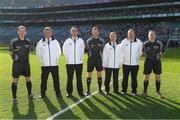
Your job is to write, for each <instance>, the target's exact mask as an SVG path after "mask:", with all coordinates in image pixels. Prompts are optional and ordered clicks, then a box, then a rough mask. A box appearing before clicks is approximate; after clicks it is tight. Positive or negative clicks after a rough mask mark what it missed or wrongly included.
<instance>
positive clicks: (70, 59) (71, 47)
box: [63, 37, 85, 64]
mask: <svg viewBox="0 0 180 120" xmlns="http://www.w3.org/2000/svg"><path fill="white" fill-rule="evenodd" d="M84 49H85V44H84V41H83V40H82V39H81V38H79V37H76V38H75V40H73V39H72V38H71V37H70V38H68V39H66V40H65V42H64V44H63V54H64V56H65V58H66V61H67V64H82V56H83V53H84Z"/></svg>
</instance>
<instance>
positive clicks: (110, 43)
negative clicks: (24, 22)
mask: <svg viewBox="0 0 180 120" xmlns="http://www.w3.org/2000/svg"><path fill="white" fill-rule="evenodd" d="M117 44H118V42H117V41H116V42H115V44H114V45H117ZM109 45H111V46H112V45H113V44H112V42H111V41H109Z"/></svg>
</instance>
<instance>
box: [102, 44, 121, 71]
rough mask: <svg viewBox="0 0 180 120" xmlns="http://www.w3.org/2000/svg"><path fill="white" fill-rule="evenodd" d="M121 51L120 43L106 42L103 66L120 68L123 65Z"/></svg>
mask: <svg viewBox="0 0 180 120" xmlns="http://www.w3.org/2000/svg"><path fill="white" fill-rule="evenodd" d="M121 54H122V53H121V51H120V44H115V45H114V46H112V44H111V43H110V42H109V43H106V44H105V46H104V49H103V54H102V58H103V59H102V60H103V67H105V68H114V69H117V68H120V66H121V64H122V63H121V59H120V58H121Z"/></svg>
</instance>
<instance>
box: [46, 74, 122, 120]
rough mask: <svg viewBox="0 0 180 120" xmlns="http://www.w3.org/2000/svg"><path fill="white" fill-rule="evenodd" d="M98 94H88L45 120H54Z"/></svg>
mask: <svg viewBox="0 0 180 120" xmlns="http://www.w3.org/2000/svg"><path fill="white" fill-rule="evenodd" d="M119 80H122V77H120V78H119ZM110 84H112V82H111V83H110ZM102 89H103V90H104V89H105V87H103V88H102ZM98 92H99V91H98V90H97V91H95V92H93V93H92V94H90V95H88V96H85V97H84V98H82V99H80V100H79V101H77V102H76V103H73V104H72V105H70V106H68V107H66V108H64V109H62V110H61V111H59V112H57V113H55V114H54V115H53V116H51V117H49V118H47V120H53V119H55V118H56V117H57V116H59V115H61V114H63V113H65V112H66V111H68V110H70V109H71V108H74V107H76V106H77V105H79V104H80V103H82V102H84V101H85V100H86V99H88V98H90V97H91V96H93V95H95V94H97V93H98Z"/></svg>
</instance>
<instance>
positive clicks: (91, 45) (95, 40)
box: [86, 26, 104, 95]
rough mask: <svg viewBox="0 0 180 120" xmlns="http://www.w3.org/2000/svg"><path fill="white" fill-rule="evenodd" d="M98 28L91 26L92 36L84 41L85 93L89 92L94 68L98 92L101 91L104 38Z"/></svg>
mask: <svg viewBox="0 0 180 120" xmlns="http://www.w3.org/2000/svg"><path fill="white" fill-rule="evenodd" d="M99 34H100V30H99V28H98V27H97V26H94V27H93V28H92V37H90V38H89V39H88V40H87V41H86V47H87V52H88V61H87V72H88V75H87V92H86V95H89V94H90V85H91V79H92V78H91V77H92V72H93V71H94V68H96V71H97V83H98V87H99V93H103V91H102V89H101V86H102V75H101V71H102V70H103V66H102V52H103V47H104V39H102V38H101V37H100V36H99Z"/></svg>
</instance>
